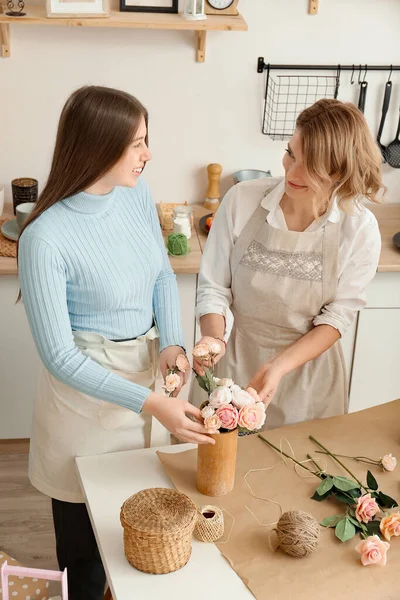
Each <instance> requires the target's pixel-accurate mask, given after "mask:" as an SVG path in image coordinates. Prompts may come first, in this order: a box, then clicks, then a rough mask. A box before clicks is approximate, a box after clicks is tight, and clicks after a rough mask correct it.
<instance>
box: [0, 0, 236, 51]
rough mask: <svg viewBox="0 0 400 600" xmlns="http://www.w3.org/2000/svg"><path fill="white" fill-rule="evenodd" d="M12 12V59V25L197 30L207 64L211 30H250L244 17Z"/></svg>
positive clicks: (2, 17)
mask: <svg viewBox="0 0 400 600" xmlns="http://www.w3.org/2000/svg"><path fill="white" fill-rule="evenodd" d="M7 10H8V9H7V8H6V7H4V6H3V7H1V6H0V38H1V40H0V41H1V56H2V57H3V58H7V57H9V56H10V31H9V26H10V24H13V25H17V26H19V25H23V24H25V25H61V26H64V27H114V28H118V27H120V28H125V29H170V30H180V31H194V32H195V33H196V34H197V47H196V50H197V61H198V62H204V61H205V50H206V34H207V31H247V23H246V21H245V20H244V19H243V17H242V16H241V15H238V16H236V17H232V16H220V15H217V16H214V15H209V16H208V17H207V19H205V20H204V21H189V20H187V19H183V18H182V17H181V15H174V14H162V13H132V12H119V11H117V10H111V11H110V16H109V17H99V18H88V17H86V18H73V19H69V18H61V17H51V18H49V17H47V16H46V10H45V7H44V6H29V4H28V6H27V7H26V8H25V10H26V13H27V14H26V16H25V17H10V16H7V15H6V14H5V13H6V11H7Z"/></svg>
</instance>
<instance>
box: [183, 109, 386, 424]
mask: <svg viewBox="0 0 400 600" xmlns="http://www.w3.org/2000/svg"><path fill="white" fill-rule="evenodd" d="M283 167H284V170H285V176H284V177H283V178H275V179H274V178H272V179H261V180H255V181H249V182H245V183H241V184H239V185H236V186H234V187H233V188H232V189H231V190H230V191H229V192H228V194H227V195H226V197H225V198H224V200H223V202H222V204H221V206H220V208H219V209H218V212H217V214H216V217H215V219H214V223H213V226H212V230H211V232H210V234H209V238H208V241H207V245H206V248H205V253H204V256H203V261H202V265H201V272H200V282H199V290H198V305H197V311H198V317H199V319H200V326H201V334H202V336H203V337H202V338H201V340H200V342H207V341H214V342H215V339H218V340H220V341H221V343H220V345H221V354H220V355H219V357H218V359H219V360H220V359H222V360H220V362H219V364H218V366H217V372H218V375H219V376H223V377H231V378H233V379H234V380H235V381H236V382H237V383H238V384H241V385H243V386H249V387H250V388H253V389H254V390H256V392H257V393H258V394H259V396H260V397H261V399H262V400H263V401H264V402H267V403H268V402H271V404H270V406H269V408H268V411H267V421H266V426H267V427H268V428H273V427H280V426H283V425H286V424H290V423H296V422H300V421H304V420H309V419H314V418H318V417H328V416H331V415H335V414H341V413H345V412H346V411H347V408H348V398H347V383H346V373H345V365H344V360H343V354H342V350H341V346H340V344H338V343H337V342H338V340H339V339H340V338H341V337H342V336H343V335H344V334H345V332H346V331H347V329H348V328H349V326H350V325H351V323H352V322H353V320H354V318H355V317H356V314H357V311H359V310H361V309H362V308H363V307H364V305H365V299H364V292H365V288H366V287H367V285H368V284H369V282H370V281H371V279H372V278H373V276H374V274H375V271H376V268H377V265H378V260H379V254H380V247H381V239H380V234H379V229H378V225H377V222H376V219H375V217H374V216H373V214H372V213H371V212H370V211H369V210H368V209H367V208H365V207H364V206H363V201H364V200H365V199H368V200H371V201H373V202H377V201H378V194H379V192H380V190H381V188H382V181H381V157H380V153H379V150H378V148H377V146H376V144H375V142H374V140H373V139H372V136H371V134H370V132H369V130H368V126H367V123H366V121H365V119H364V117H363V115H362V114H361V112H360V111H359V110H358V109H357V108H356V107H355V106H354V105H352V104H347V103H343V102H340V101H338V100H320V101H319V102H317V103H315V104H314V105H313V106H311V107H310V108H307V109H306V110H304V111H303V112H302V113H301V114H300V115H299V117H298V119H297V123H296V130H295V132H294V134H293V137H292V138H291V140H290V141H289V143H288V146H287V149H286V152H285V155H284V158H283ZM216 256H218V261H216V260H215V257H216ZM195 368H196V369H197V370H198V369H200V368H201V367H200V365H199V364H195Z"/></svg>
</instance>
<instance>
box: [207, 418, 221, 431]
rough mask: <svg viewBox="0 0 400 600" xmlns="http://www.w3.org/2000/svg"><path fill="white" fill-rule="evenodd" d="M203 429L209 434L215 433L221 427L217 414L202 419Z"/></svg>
mask: <svg viewBox="0 0 400 600" xmlns="http://www.w3.org/2000/svg"><path fill="white" fill-rule="evenodd" d="M204 427H205V428H206V429H208V432H209V433H216V432H217V431H218V430H219V428H220V427H222V423H221V421H220V418H219V416H218V415H217V414H215V415H211V416H210V417H206V418H205V419H204Z"/></svg>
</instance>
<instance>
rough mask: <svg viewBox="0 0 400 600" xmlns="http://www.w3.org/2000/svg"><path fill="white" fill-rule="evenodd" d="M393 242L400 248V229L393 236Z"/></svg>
mask: <svg viewBox="0 0 400 600" xmlns="http://www.w3.org/2000/svg"><path fill="white" fill-rule="evenodd" d="M393 244H394V245H395V246H396V248H398V250H400V231H399V232H398V233H395V234H394V236H393Z"/></svg>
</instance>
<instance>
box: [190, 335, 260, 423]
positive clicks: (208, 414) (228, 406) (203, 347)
mask: <svg viewBox="0 0 400 600" xmlns="http://www.w3.org/2000/svg"><path fill="white" fill-rule="evenodd" d="M220 351H221V346H220V345H219V344H218V343H216V342H215V343H211V344H198V345H197V346H196V347H195V349H194V350H193V355H194V356H195V358H197V360H199V361H201V362H202V364H203V370H204V375H199V374H198V373H196V372H195V371H194V373H195V376H196V380H197V383H198V384H199V386H200V387H201V388H202V389H203V390H205V391H206V392H207V394H208V400H206V401H205V402H203V404H202V405H201V407H200V410H201V416H202V417H203V419H204V425H205V427H206V428H207V429H208V431H209V432H210V433H211V434H212V433H217V432H218V431H232V430H233V429H236V428H239V430H240V431H242V432H254V431H257V430H259V429H261V427H262V426H263V425H264V423H265V406H264V404H263V402H261V401H260V399H259V397H258V395H257V394H256V392H255V391H254V392H253V394H250V393H249V392H247V391H246V390H244V389H242V388H241V387H240V386H238V385H236V384H235V383H234V382H233V380H232V379H228V378H226V377H225V378H222V379H219V378H218V377H214V360H215V357H216V356H218V354H219V353H220ZM206 364H207V365H210V366H206Z"/></svg>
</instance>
